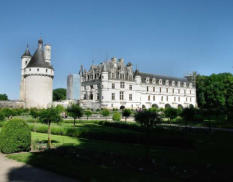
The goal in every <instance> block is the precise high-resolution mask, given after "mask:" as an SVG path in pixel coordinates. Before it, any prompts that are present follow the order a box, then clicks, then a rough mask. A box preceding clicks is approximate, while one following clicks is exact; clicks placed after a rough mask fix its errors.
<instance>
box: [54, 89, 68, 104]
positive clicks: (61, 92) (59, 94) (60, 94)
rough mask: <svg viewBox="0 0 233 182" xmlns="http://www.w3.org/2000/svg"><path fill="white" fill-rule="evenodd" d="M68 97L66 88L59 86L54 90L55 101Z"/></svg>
mask: <svg viewBox="0 0 233 182" xmlns="http://www.w3.org/2000/svg"><path fill="white" fill-rule="evenodd" d="M65 99H66V89H64V88H57V89H54V90H53V101H60V100H65Z"/></svg>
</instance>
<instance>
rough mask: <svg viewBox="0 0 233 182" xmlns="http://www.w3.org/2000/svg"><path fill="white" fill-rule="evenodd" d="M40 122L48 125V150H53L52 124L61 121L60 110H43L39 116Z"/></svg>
mask: <svg viewBox="0 0 233 182" xmlns="http://www.w3.org/2000/svg"><path fill="white" fill-rule="evenodd" d="M39 120H40V121H41V122H43V123H47V124H48V148H49V149H50V148H51V123H52V122H54V123H58V122H60V121H61V116H60V113H59V110H58V109H57V108H55V107H51V108H48V109H43V110H42V111H41V112H40V114H39Z"/></svg>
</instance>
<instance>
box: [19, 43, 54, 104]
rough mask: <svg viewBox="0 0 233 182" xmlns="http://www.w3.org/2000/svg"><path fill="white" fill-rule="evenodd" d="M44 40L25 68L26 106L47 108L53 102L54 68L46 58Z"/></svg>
mask: <svg viewBox="0 0 233 182" xmlns="http://www.w3.org/2000/svg"><path fill="white" fill-rule="evenodd" d="M46 58H47V57H45V54H44V49H43V41H42V40H41V39H40V40H39V41H38V48H37V50H36V52H35V53H34V55H33V56H32V58H31V60H30V62H29V63H28V64H27V66H26V68H25V69H24V79H25V107H26V108H33V107H36V108H47V107H49V106H51V104H52V92H53V77H54V69H53V67H52V65H51V62H50V61H49V62H48V61H47V60H46Z"/></svg>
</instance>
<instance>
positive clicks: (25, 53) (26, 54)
mask: <svg viewBox="0 0 233 182" xmlns="http://www.w3.org/2000/svg"><path fill="white" fill-rule="evenodd" d="M25 56H30V57H31V53H30V51H29V46H28V43H27V48H26V50H25V52H24V54H23V55H22V56H21V58H22V57H25Z"/></svg>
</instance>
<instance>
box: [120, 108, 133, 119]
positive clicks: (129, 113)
mask: <svg viewBox="0 0 233 182" xmlns="http://www.w3.org/2000/svg"><path fill="white" fill-rule="evenodd" d="M131 113H132V111H131V110H130V109H124V110H123V111H122V116H124V117H125V121H126V120H127V118H128V117H130V115H131Z"/></svg>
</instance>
